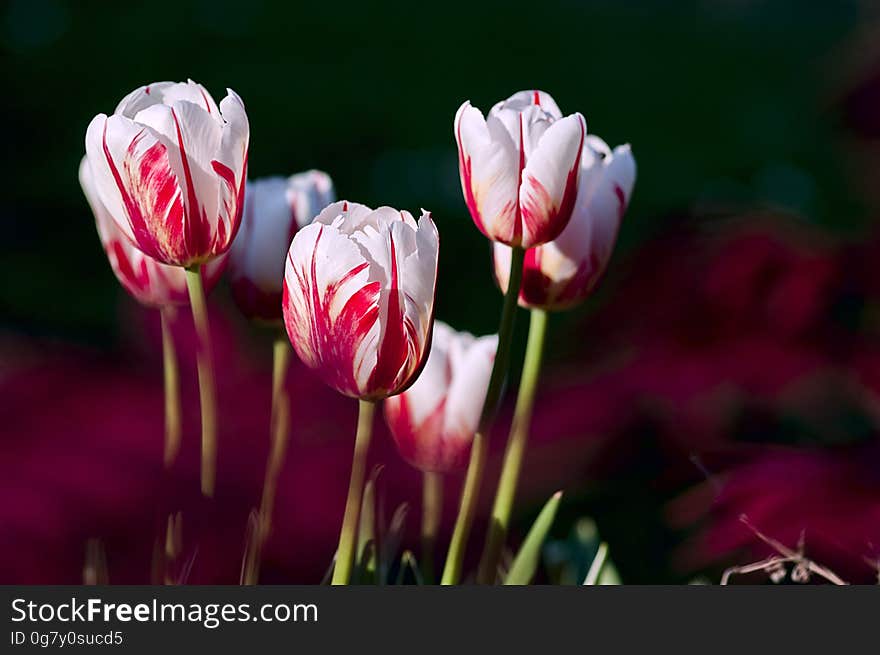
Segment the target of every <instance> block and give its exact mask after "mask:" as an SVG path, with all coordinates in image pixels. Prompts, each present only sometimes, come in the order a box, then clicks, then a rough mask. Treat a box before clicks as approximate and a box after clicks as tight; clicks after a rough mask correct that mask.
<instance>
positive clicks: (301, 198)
mask: <svg viewBox="0 0 880 655" xmlns="http://www.w3.org/2000/svg"><path fill="white" fill-rule="evenodd" d="M334 195H335V194H334V192H333V182H332V180H331V179H330V176H329V175H327V174H326V173H323V172H321V171H308V172H306V173H299V174H298V175H293V176H291V177H289V178H287V179H285V178H283V177H270V178H264V179H261V180H256V181H253V182H249V183H248V185H247V192H246V194H245V204H244V214H243V215H242V221H241V229H240V231H239V234H238V237H237V238H236V239H235V242H234V243H233V244H232V249H231V254H230V261H229V280H230V285H231V287H232V295H233V298H234V299H235V302H236V304H237V305H238V307H239V309H240V310H241V311H242V313H243V314H244V315H245V316H247V317H249V318H255V319H260V320H264V321H280V320H281V289H282V286H283V280H284V262H285V256H286V255H287V250H288V248H289V247H290V241H291V239H293V235H294V234H296V232H297V231H298V230H299V229H300V228H303V227H305V226H306V225H308V224H309V223H311V222H312V219H313V218H315V216H316V215H317V214H318V212H319V211H321V210H322V209H324V207H326V206H327V205H329V204H330V203H331V202H333V200H334Z"/></svg>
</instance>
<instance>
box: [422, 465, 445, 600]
mask: <svg viewBox="0 0 880 655" xmlns="http://www.w3.org/2000/svg"><path fill="white" fill-rule="evenodd" d="M442 512H443V475H442V474H440V473H432V472H430V471H425V473H424V474H423V475H422V579H423V580H424V581H425V584H434V548H435V547H436V545H437V532H438V530H439V528H440V517H441V515H442Z"/></svg>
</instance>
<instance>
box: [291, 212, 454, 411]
mask: <svg viewBox="0 0 880 655" xmlns="http://www.w3.org/2000/svg"><path fill="white" fill-rule="evenodd" d="M436 271H437V232H436V228H435V227H434V224H433V222H432V221H431V219H430V216H428V215H423V216H422V218H421V219H420V220H419V221H418V223H416V221H415V220H414V219H413V218H412V216H411V215H409V214H408V212H398V211H397V210H392V209H391V208H384V207H383V208H380V209H378V210H375V211H372V210H370V209H369V208H367V207H364V206H363V205H356V204H354V203H348V202H347V201H341V202H339V203H334V204H333V205H331V206H329V207H327V208H326V209H325V210H324V211H323V212H321V213H320V214H319V215H318V216H317V217H316V218H315V221H314V222H313V223H312V224H311V225H308V226H307V227H305V228H303V229H302V230H300V231H299V232H298V233H297V234H296V236H295V237H294V238H293V243H292V244H291V246H290V251H289V253H288V260H287V264H286V268H285V278H284V318H285V324H286V325H287V330H288V335H289V336H290V339H291V342H292V343H293V345H294V348H295V349H296V351H297V353H299V355H300V358H301V359H302V360H303V361H304V362H305V363H306V364H307V365H308V366H310V367H311V368H313V369H316V370H317V371H318V373H319V375H321V377H322V378H323V379H324V381H325V382H326V383H327V384H329V385H330V386H332V387H334V388H335V389H337V390H338V391H339V392H341V393H344V394H346V395H349V396H355V397H360V398H369V399H379V398H383V397H387V396H389V395H391V394H394V393H399V392H400V391H401V390H402V389H403V388H405V386H406V385H408V384H409V383H410V382H411V380H412V379H413V378H414V376H415V374H416V373H417V371H418V370H419V369H420V368H421V366H422V364H423V361H424V354H425V344H426V342H427V339H428V336H429V333H430V326H431V318H432V315H433V305H434V287H435V284H436ZM423 277H429V278H430V279H422V278H423Z"/></svg>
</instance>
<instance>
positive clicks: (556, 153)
mask: <svg viewBox="0 0 880 655" xmlns="http://www.w3.org/2000/svg"><path fill="white" fill-rule="evenodd" d="M585 136H586V123H585V121H584V118H583V116H581V115H580V114H574V115H572V116H567V117H566V118H563V119H561V120H559V121H556V122H555V123H553V124H552V125H550V127H548V128H547V130H546V131H545V132H544V133H543V135H542V136H541V137H540V140H539V141H538V143H537V146H536V147H535V148H534V150H533V151H532V152H531V154H530V155H529V157H528V159H527V162H526V165H525V168H524V169H523V172H522V185H521V187H520V190H519V202H520V207H521V211H522V221H523V236H522V246H523V247H524V248H531V247H533V246H536V245H539V244H541V243H546V242H547V241H552V240H553V239H555V238H556V237H557V236H559V234H560V233H561V232H562V230H563V229H565V226H566V225H567V224H568V221H569V220H570V219H571V212H572V210H573V209H574V202H575V199H576V197H577V181H578V171H579V168H580V166H579V164H580V160H581V151H582V148H583V144H584V138H585Z"/></svg>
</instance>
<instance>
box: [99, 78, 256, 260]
mask: <svg viewBox="0 0 880 655" xmlns="http://www.w3.org/2000/svg"><path fill="white" fill-rule="evenodd" d="M249 134H250V128H249V125H248V119H247V114H246V113H245V110H244V104H243V103H242V101H241V98H239V97H238V96H237V95H236V94H235V92H233V91H231V90H230V91H228V95H227V96H226V97H225V98H224V99H223V100H222V101H221V102H220V106H219V107H218V106H217V104H216V103H215V102H214V99H213V98H212V97H211V95H210V94H209V93H208V92H207V91H206V90H205V89H204V88H203V87H202V86H201V85H200V84H196V83H195V82H192V81H189V82H185V83H179V84H178V83H173V82H158V83H155V84H150V85H148V86H143V87H140V88H139V89H136V90H134V91H132V92H131V93H130V94H128V95H127V96H126V97H125V98H123V99H122V101H121V102H120V103H119V106H118V107H117V108H116V111H115V112H114V113H113V114H112V115H111V116H106V115H105V114H98V115H97V116H95V118H94V119H92V122H91V123H90V124H89V127H88V130H87V132H86V157H87V159H88V162H89V166H90V167H91V169H92V177H93V180H94V183H95V188H96V190H97V195H98V197H99V198H100V200H101V202H102V203H103V204H104V206H105V207H106V208H107V211H108V212H109V213H110V215H111V216H112V217H113V220H115V221H116V224H117V225H118V226H119V228H120V229H121V230H122V232H123V233H124V234H125V235H126V236H127V237H128V238H129V240H131V242H132V243H134V244H135V245H136V246H137V247H138V248H139V249H140V250H141V251H142V252H143V253H145V254H146V255H149V256H150V257H152V258H154V259H156V260H158V261H160V262H162V263H163V264H169V265H173V266H183V267H190V266H193V265H196V264H202V263H205V262H207V261H210V260H211V259H213V258H215V257H217V256H218V255H221V254H223V253H225V252H226V251H227V250H228V249H229V247H230V246H231V245H232V240H233V239H234V238H235V234H236V232H237V231H238V226H239V223H240V222H241V213H242V207H243V205H244V185H245V176H246V169H247V156H248V139H249Z"/></svg>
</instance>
